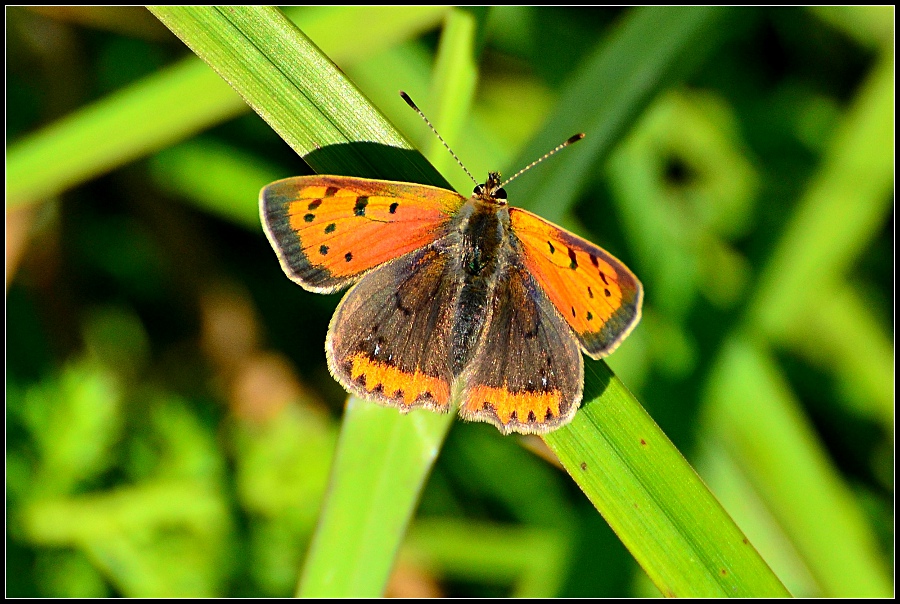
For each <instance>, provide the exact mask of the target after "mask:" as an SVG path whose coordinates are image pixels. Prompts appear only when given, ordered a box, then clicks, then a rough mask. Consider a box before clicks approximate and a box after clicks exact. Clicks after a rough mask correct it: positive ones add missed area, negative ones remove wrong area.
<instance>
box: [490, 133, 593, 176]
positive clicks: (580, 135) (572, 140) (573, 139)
mask: <svg viewBox="0 0 900 604" xmlns="http://www.w3.org/2000/svg"><path fill="white" fill-rule="evenodd" d="M583 138H584V132H579V133H578V134H576V135H575V136H573V137H571V138H570V139H569V140H567V141H566V142H564V143H563V144H561V145H559V146H558V147H557V148H556V149H554V150H553V151H550V152H549V153H547V154H546V155H544V157H541V158H540V159H536V160H534V161H533V162H531V163H530V164H528V165H527V166H525V167H524V168H522V169H521V170H519V171H518V172H516V173H515V174H513V175H512V176H510V177H509V178H507V179H506V180H504V181H503V183H502V184H501V185H500V186H501V187H505V186H506V185H508V184H509V183H510V182H512V181H513V180H515V179H516V178H518V177H519V176H521V175H522V174H524V173H525V172H527V171H528V170H530V169H532V168H533V167H535V166H536V165H538V164H539V163H541V162H542V161H544V160H545V159H547V158H548V157H550V156H551V155H553V154H555V153H557V152H558V151H562V150H563V149H565V148H566V147H568V146H569V145H571V144H572V143H577V142H578V141H580V140H581V139H583Z"/></svg>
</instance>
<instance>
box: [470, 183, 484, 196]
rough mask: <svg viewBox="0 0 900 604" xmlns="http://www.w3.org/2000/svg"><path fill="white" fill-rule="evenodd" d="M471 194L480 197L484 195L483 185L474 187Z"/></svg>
mask: <svg viewBox="0 0 900 604" xmlns="http://www.w3.org/2000/svg"><path fill="white" fill-rule="evenodd" d="M472 193H474V194H475V195H478V196H479V197H480V196H481V194H482V193H484V185H478V186H477V187H475V190H474V191H472Z"/></svg>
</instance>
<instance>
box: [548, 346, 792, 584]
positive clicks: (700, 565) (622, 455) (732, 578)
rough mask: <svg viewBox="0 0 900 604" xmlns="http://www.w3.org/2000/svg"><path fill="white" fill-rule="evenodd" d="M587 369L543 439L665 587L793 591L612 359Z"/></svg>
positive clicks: (607, 519) (648, 569)
mask: <svg viewBox="0 0 900 604" xmlns="http://www.w3.org/2000/svg"><path fill="white" fill-rule="evenodd" d="M587 371H588V372H589V380H588V383H586V384H585V400H586V401H587V402H586V403H585V404H584V405H583V407H582V409H580V410H579V411H578V413H577V414H576V415H575V419H574V420H573V421H572V423H571V424H569V425H568V426H565V427H564V428H562V429H560V430H557V431H556V432H552V433H550V434H547V435H546V436H544V441H545V442H546V443H547V444H548V445H549V446H550V448H551V449H553V451H554V452H555V453H556V454H557V456H558V457H559V459H560V461H561V462H562V463H563V466H565V468H566V470H567V471H568V472H569V474H571V476H572V477H573V478H574V479H575V481H576V482H577V483H578V485H579V486H580V487H581V488H582V490H583V491H584V492H585V494H586V495H587V496H588V498H590V500H591V502H593V504H594V505H595V506H596V507H597V509H598V510H600V512H601V513H602V514H603V517H604V518H605V519H606V521H607V522H608V523H609V524H610V526H611V527H612V528H613V530H614V531H615V532H616V534H617V535H618V536H619V538H620V539H621V540H622V542H623V543H624V544H625V546H626V547H627V548H628V550H629V551H630V552H631V554H632V555H633V556H634V557H635V559H636V560H637V561H638V563H639V564H640V565H641V566H642V567H643V568H644V570H645V571H646V572H647V574H648V575H649V576H650V579H651V580H652V581H653V583H654V584H655V585H656V586H657V587H658V588H659V590H660V591H661V592H662V593H663V594H664V595H666V596H678V597H718V596H738V597H763V596H767V597H771V596H787V595H790V594H788V592H787V590H785V588H784V586H783V585H782V584H781V582H780V581H779V580H778V578H777V577H776V576H775V575H774V574H773V573H772V571H771V570H770V569H769V567H768V566H767V565H766V563H765V561H764V560H763V559H762V558H761V557H760V556H759V554H758V553H757V552H756V550H755V549H754V548H753V546H752V545H750V543H749V541H748V540H747V539H746V537H744V535H743V533H741V531H740V529H738V527H737V526H736V525H735V524H734V521H733V520H732V519H731V518H730V517H729V516H728V514H727V513H726V512H725V510H724V509H722V506H721V505H719V502H718V501H717V500H716V498H715V497H714V496H713V495H712V493H710V492H709V490H708V489H707V488H706V486H705V485H704V484H703V482H702V481H701V480H700V477H699V476H697V474H696V473H695V472H694V470H693V469H692V468H691V467H690V465H689V464H688V463H687V461H686V460H685V459H684V457H682V455H681V454H680V453H679V452H678V450H677V449H675V446H674V445H673V444H672V443H671V442H670V441H669V439H668V438H667V437H666V435H665V434H663V433H662V431H661V430H660V429H659V427H658V426H657V425H656V424H655V423H654V422H653V420H652V419H651V418H650V416H649V415H647V413H646V411H644V409H643V408H642V407H641V406H640V404H639V403H638V401H637V400H635V398H634V396H633V395H632V394H631V393H630V392H629V391H628V389H627V388H625V386H624V385H622V383H621V382H620V381H619V380H618V379H617V378H616V377H615V376H614V375H613V374H612V372H610V371H609V369H608V368H607V366H606V364H605V363H591V364H590V365H589V366H588V368H587ZM590 374H592V375H590Z"/></svg>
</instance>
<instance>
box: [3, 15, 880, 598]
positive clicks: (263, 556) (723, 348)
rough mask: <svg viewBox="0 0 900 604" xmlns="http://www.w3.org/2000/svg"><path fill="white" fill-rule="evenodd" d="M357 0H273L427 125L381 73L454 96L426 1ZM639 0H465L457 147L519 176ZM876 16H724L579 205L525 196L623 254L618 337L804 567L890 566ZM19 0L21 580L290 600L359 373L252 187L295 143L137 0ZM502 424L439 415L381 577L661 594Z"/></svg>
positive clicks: (666, 404)
mask: <svg viewBox="0 0 900 604" xmlns="http://www.w3.org/2000/svg"><path fill="white" fill-rule="evenodd" d="M357 10H358V11H359V12H358V13H357V14H356V15H353V14H350V16H351V17H353V18H350V19H349V20H348V18H347V15H348V13H346V12H345V13H339V12H334V11H328V10H325V9H311V10H306V11H303V10H296V9H295V10H294V11H293V12H292V13H291V16H292V18H294V19H295V20H296V22H297V23H298V24H299V25H300V27H301V29H303V30H304V31H305V32H306V33H307V34H309V35H310V36H311V37H312V38H313V40H314V41H316V42H317V43H318V44H319V45H320V46H321V47H322V48H323V49H324V50H325V51H326V52H329V53H330V55H331V56H332V58H334V59H335V60H336V61H337V62H338V63H339V65H340V67H341V68H342V69H344V71H346V73H347V74H348V75H349V76H350V77H351V78H352V79H354V81H356V83H357V84H358V85H359V86H360V88H361V89H362V90H363V92H365V93H366V94H367V95H368V96H369V98H371V99H372V100H373V101H374V102H376V103H377V104H378V105H379V106H380V107H381V108H382V110H383V111H384V112H385V114H386V115H387V116H388V117H389V118H390V119H391V120H392V121H393V122H394V123H395V124H397V125H398V127H399V128H400V129H401V130H403V131H404V132H406V133H407V135H408V136H409V137H410V139H411V140H416V141H418V142H419V143H420V145H421V146H422V147H423V148H425V147H430V146H432V145H433V144H434V143H433V140H432V139H431V138H430V137H431V134H430V133H429V132H428V131H427V129H425V128H424V127H423V125H422V124H421V122H419V120H418V117H417V116H415V114H413V113H412V112H410V111H409V110H408V108H407V107H406V106H405V105H404V104H403V103H402V101H400V100H399V99H398V98H396V97H395V96H394V95H395V94H396V92H395V91H396V90H397V89H400V88H403V89H404V90H407V91H409V92H410V93H411V95H412V96H413V98H416V99H420V105H421V106H422V107H423V109H425V110H426V112H427V111H428V104H427V102H426V101H425V99H428V98H429V93H432V94H440V91H432V90H431V89H430V84H429V82H430V74H431V73H432V69H443V70H448V69H449V70H452V69H454V67H453V65H452V64H451V65H449V66H448V65H446V64H444V65H440V66H435V65H434V61H435V56H436V53H437V52H438V46H439V40H440V38H441V28H442V24H443V21H442V19H443V15H444V13H443V12H442V11H440V10H432V11H431V12H428V13H427V14H426V13H425V12H423V13H417V14H416V15H412V13H410V15H411V16H410V17H409V18H408V19H407V20H405V21H401V20H398V19H396V18H394V16H395V15H394V14H391V13H389V12H387V11H390V10H391V9H384V11H385V12H383V13H379V12H378V10H377V9H365V12H364V9H357ZM633 10H636V9H548V8H514V7H512V8H497V9H492V10H490V11H487V12H485V13H477V14H476V16H477V18H478V19H480V20H481V21H482V25H483V27H482V28H481V29H483V32H484V33H483V39H480V40H479V43H480V47H479V50H480V55H479V57H478V74H477V85H476V86H475V89H474V91H473V93H472V99H471V109H470V117H469V119H468V120H466V121H464V122H463V123H461V124H455V125H453V126H452V127H451V130H450V131H451V132H454V131H455V133H454V135H453V136H452V137H450V136H447V138H449V139H450V140H449V142H450V144H451V145H452V146H453V147H454V149H455V150H456V152H457V153H458V154H459V155H460V157H461V158H462V159H463V161H465V162H466V164H467V165H468V167H469V169H470V170H472V171H474V172H475V174H476V175H478V174H480V173H483V172H484V171H486V170H488V169H498V168H499V169H505V170H507V171H509V170H510V169H513V170H514V169H518V168H519V167H520V166H519V165H511V162H514V161H515V160H514V158H516V157H519V156H520V154H521V153H523V152H524V151H523V150H524V149H525V147H526V145H528V144H529V141H530V140H532V139H533V137H535V136H536V135H537V134H538V133H539V132H541V131H542V130H543V129H544V124H543V118H544V115H545V114H546V111H547V109H548V108H549V107H551V106H552V105H553V104H555V103H556V102H557V101H558V100H559V99H558V98H557V97H558V95H559V91H560V90H562V89H564V88H565V85H566V83H567V82H569V81H570V79H571V78H573V77H576V76H577V74H578V73H579V70H580V69H581V68H582V63H583V61H587V59H588V58H589V57H590V56H591V54H592V53H593V52H594V49H595V48H597V47H598V46H600V45H602V44H603V43H604V41H605V40H607V39H609V38H610V37H611V36H612V35H613V34H614V33H615V31H616V28H617V24H619V23H620V22H621V20H622V19H624V18H626V17H627V16H628V14H629V12H631V11H633ZM893 16H894V15H893V8H889V7H888V8H877V7H873V8H841V9H829V8H818V9H812V10H805V9H736V10H735V11H734V12H733V14H732V15H731V18H729V19H728V20H727V22H726V23H725V24H724V25H723V26H722V27H721V30H720V31H717V32H716V36H718V37H719V38H720V40H719V41H718V42H717V44H718V46H717V49H716V51H715V52H714V53H712V54H711V55H710V56H706V54H705V51H704V52H703V53H701V52H699V51H698V53H697V56H698V57H700V56H703V57H705V58H704V59H703V60H699V59H698V60H696V61H692V59H691V57H685V59H684V60H685V64H686V65H690V69H687V68H686V69H685V71H686V73H685V74H684V76H683V77H684V78H685V79H684V81H683V82H681V83H680V84H677V85H673V87H672V89H671V90H670V91H668V92H666V93H665V94H662V95H659V96H658V97H657V98H655V99H654V100H653V102H652V103H651V105H650V107H649V108H648V109H647V110H646V111H644V112H643V114H641V115H640V116H633V117H628V119H627V121H626V122H623V125H622V128H621V130H622V132H621V134H617V135H616V136H617V137H620V140H619V141H618V144H616V145H615V146H614V147H612V151H611V152H610V153H609V154H608V155H607V156H600V157H599V158H597V159H596V161H597V164H596V166H595V168H596V169H595V170H594V171H593V172H592V174H593V178H591V179H589V180H588V181H585V182H580V183H571V188H572V191H571V195H572V196H573V199H574V201H575V206H574V208H573V210H572V211H566V210H565V209H562V210H559V208H560V207H562V208H567V207H569V206H568V205H567V204H565V203H562V205H559V206H556V208H555V209H554V205H555V203H556V201H558V200H556V199H555V198H554V197H553V196H552V195H551V196H548V195H545V196H544V197H542V198H541V199H540V200H538V201H533V200H530V199H529V200H528V203H529V204H533V205H539V206H540V205H546V206H548V207H550V208H551V211H557V210H559V211H560V212H561V216H558V217H555V218H560V222H562V223H564V224H566V225H567V226H569V227H572V228H575V229H577V230H579V231H580V232H582V233H583V234H587V235H589V236H590V238H591V239H592V240H594V241H595V242H597V243H599V244H601V245H603V246H604V247H606V248H607V249H609V250H610V251H611V252H613V253H614V254H615V255H616V256H618V257H619V258H622V259H623V260H624V261H625V262H626V263H627V264H628V265H629V266H630V267H631V268H632V269H633V270H634V271H635V273H636V274H638V275H639V276H640V277H641V279H642V280H643V282H644V285H645V288H646V291H647V301H646V309H645V317H644V320H643V322H642V323H641V325H640V327H639V328H638V329H637V330H636V332H635V333H634V334H633V335H632V336H631V337H630V338H629V339H628V340H627V341H626V343H625V344H623V346H622V347H621V349H620V351H618V352H616V354H615V355H613V356H612V357H611V358H610V359H609V364H610V366H611V367H612V368H613V369H614V370H615V371H616V374H617V375H618V376H619V377H620V378H621V379H622V381H623V382H624V383H625V384H627V385H628V387H629V388H630V389H631V390H632V391H634V392H635V393H636V394H637V395H638V398H639V400H641V401H642V402H643V403H644V404H645V405H646V406H647V408H648V410H649V411H650V413H651V415H652V416H653V417H654V419H655V420H656V421H657V422H658V423H659V424H660V425H661V427H662V428H663V430H664V431H665V432H666V434H667V435H668V436H669V437H670V438H671V439H672V440H673V441H674V442H675V444H676V445H677V446H678V448H679V449H680V450H681V451H682V452H683V453H684V454H685V455H686V456H687V457H688V458H689V460H690V461H691V462H692V464H693V465H694V466H695V467H696V468H697V469H698V471H699V472H700V474H701V476H702V477H703V478H704V480H705V481H706V483H707V484H708V485H709V486H710V488H711V489H712V490H713V492H714V493H715V494H716V495H717V496H718V497H719V499H720V500H721V501H722V503H723V505H725V507H726V508H727V509H728V511H729V512H730V513H731V514H732V516H733V517H734V518H735V520H736V521H737V523H738V524H739V526H740V527H741V528H742V529H743V530H744V532H745V533H746V534H747V536H748V537H749V538H750V540H751V541H752V542H753V544H754V545H755V546H756V547H757V549H758V550H759V551H760V553H761V554H762V555H763V557H764V558H765V559H766V560H767V561H768V563H769V564H770V566H771V567H772V568H773V570H774V571H775V572H776V574H778V576H779V578H781V580H782V581H783V582H784V583H785V585H786V586H787V587H788V588H789V589H790V590H791V591H792V593H794V594H795V595H801V596H833V597H836V596H859V595H881V596H889V595H891V593H892V592H893V585H892V583H891V575H890V574H889V572H888V569H889V568H890V566H891V564H892V558H891V552H892V544H893V505H892V502H893V488H894V485H893V474H894V468H893V459H894V430H893V421H894V413H893V402H894V390H893V362H894V358H893V357H894V352H893V333H894V332H893V329H894V327H893V321H892V304H891V302H892V294H893V288H892V274H893V253H892V246H893V230H892V224H893V208H892V199H893V159H894V155H893V132H894V124H893V95H894V92H893V90H894V80H893V51H894V49H893V37H894V31H893ZM413 17H415V18H413ZM7 23H8V29H7V56H8V58H7V73H8V77H7V145H8V157H7V170H8V184H7V238H8V243H7V275H8V276H7V298H6V301H7V342H6V344H7V383H6V386H7V423H8V428H7V437H8V444H7V511H8V531H7V554H8V555H7V577H8V595H14V596H111V595H121V596H143V597H156V596H287V595H290V594H292V593H294V591H295V589H296V585H297V581H298V579H299V572H300V571H299V569H300V568H301V565H302V562H303V558H304V554H305V552H306V549H307V547H308V542H309V539H310V537H311V535H312V532H313V529H314V527H315V523H316V521H317V519H318V514H319V506H320V504H321V501H322V497H323V494H324V492H325V488H326V483H327V479H328V472H329V468H330V467H331V462H332V457H333V451H334V447H335V443H336V435H337V429H338V422H339V419H340V413H341V408H342V404H343V401H344V399H345V394H344V393H343V391H342V390H341V389H340V387H339V386H337V385H336V384H335V383H334V382H333V381H332V380H331V379H330V378H329V376H328V375H327V369H326V368H325V362H324V355H323V354H322V344H323V341H324V338H325V332H326V329H327V325H328V320H329V318H330V314H331V312H332V310H333V308H334V306H335V304H336V302H337V300H338V297H337V296H315V295H311V294H308V293H306V292H304V291H302V290H301V289H300V288H298V287H296V286H295V285H293V284H292V283H290V282H289V281H288V280H287V279H286V278H284V276H283V274H282V273H281V271H280V269H279V267H278V263H277V262H276V260H275V257H274V255H273V254H272V251H271V249H269V246H268V244H267V243H266V241H265V239H264V238H263V237H262V235H261V232H260V229H259V226H258V222H257V217H256V216H257V209H256V197H257V194H258V191H259V189H260V187H262V186H263V185H265V184H266V183H267V182H269V181H271V180H274V179H276V178H280V177H285V176H290V175H296V174H300V173H304V172H305V171H306V170H307V168H306V167H305V166H304V165H303V163H302V162H301V161H299V160H298V158H297V157H296V155H294V154H293V152H292V151H291V150H290V149H289V148H288V147H286V146H285V145H284V144H283V142H282V141H281V140H280V139H279V138H278V137H277V136H276V135H275V134H274V133H273V131H272V130H271V128H270V127H269V126H268V125H266V124H265V123H264V122H263V121H262V120H260V119H259V118H258V117H257V116H256V115H254V114H248V113H246V107H245V106H244V105H243V104H242V102H241V101H240V99H239V98H238V97H236V95H233V93H232V92H231V91H230V89H229V88H227V86H224V85H223V84H222V83H221V81H220V80H218V77H217V76H215V75H214V74H212V72H211V71H210V70H209V69H208V68H207V67H206V66H205V65H203V64H201V63H200V62H199V61H197V60H196V59H194V58H191V56H190V55H189V53H188V51H187V50H186V49H185V48H184V46H183V45H182V44H181V43H180V42H179V41H178V40H177V39H176V38H174V37H173V36H172V35H171V34H169V33H168V31H167V30H166V29H165V28H164V27H163V26H162V25H161V24H160V23H159V22H158V21H156V20H155V19H154V18H153V17H152V16H151V15H150V14H149V13H147V12H146V11H145V10H144V9H139V8H74V7H73V8H66V9H63V8H43V9H39V10H30V9H24V8H8V9H7ZM888 24H889V26H888ZM454 27H456V26H454ZM314 32H320V33H321V37H319V36H317V35H315V34H314ZM357 32H358V33H357ZM694 62H696V63H697V64H696V65H692V63H694ZM587 63H589V61H587ZM617 68H619V69H625V70H627V69H628V66H627V65H625V66H617ZM463 72H464V69H463ZM459 77H462V78H464V77H472V76H470V75H469V76H467V75H466V74H465V73H463V74H462V75H460V76H459ZM204 78H206V79H205V80H204ZM199 80H203V82H206V83H205V84H203V85H204V86H207V88H204V90H206V91H208V92H206V93H204V94H202V95H198V96H197V99H196V102H195V103H191V104H185V106H183V107H180V110H179V111H178V112H167V111H163V110H162V109H160V108H161V107H166V106H167V105H166V103H165V101H166V97H165V95H166V94H174V93H173V92H172V88H170V87H169V86H172V85H173V84H171V82H173V81H174V82H180V84H177V85H181V86H184V87H185V88H184V89H191V90H193V88H189V87H190V86H194V85H196V82H197V81H199ZM588 92H589V93H591V94H592V96H591V98H592V102H594V103H596V106H597V108H598V111H600V110H602V108H603V106H604V91H603V90H593V91H588ZM616 98H618V97H616ZM466 102H468V100H466ZM433 103H436V101H433ZM463 104H464V103H463ZM432 117H433V118H436V117H437V116H432ZM626 117H627V116H626ZM441 119H445V120H450V121H451V122H452V121H453V120H454V119H456V120H457V121H459V120H461V119H462V117H459V116H457V117H456V118H454V116H442V118H441ZM623 119H624V118H623ZM135 123H139V125H140V127H134V126H133V125H134V124H135ZM566 127H569V126H566ZM576 128H581V129H586V130H587V134H588V137H589V138H590V136H591V132H590V130H589V129H588V127H587V125H584V126H580V127H577V126H576ZM572 133H573V132H570V131H568V130H566V131H559V132H553V133H552V135H553V136H556V137H557V138H558V140H563V139H564V138H566V137H567V136H569V135H571V134H572ZM447 134H448V133H447V132H445V135H447ZM582 144H584V145H587V144H588V143H587V142H585V143H582ZM578 153H579V149H578V147H575V148H573V149H572V150H569V151H566V152H565V154H564V155H563V156H561V157H559V158H556V159H554V160H553V161H554V162H565V161H567V159H566V158H567V157H571V156H574V155H575V154H578ZM570 154H571V155H570ZM588 155H590V153H588ZM570 161H577V159H572V160H570ZM448 165H450V166H451V167H450V172H452V164H448ZM541 169H544V167H542V168H541ZM547 169H548V170H549V169H553V168H552V167H548V168H547ZM445 171H446V170H445ZM458 177H459V174H456V175H453V174H452V173H448V178H450V179H451V181H452V182H454V183H455V184H456V183H465V179H464V178H462V179H458ZM457 179H458V180H457ZM522 182H523V183H525V182H527V181H526V177H523V179H522ZM518 184H519V183H517V185H518ZM458 186H462V184H459V185H458ZM567 194H569V193H568V192H567ZM510 195H511V197H513V198H512V202H513V203H514V204H516V198H515V192H514V191H512V190H511V191H510ZM522 195H523V197H527V195H526V194H524V193H523V194H522ZM561 195H562V193H561ZM588 371H589V372H590V369H588ZM521 442H525V443H526V444H527V443H528V441H527V440H524V441H518V440H516V439H515V438H512V437H507V438H502V437H500V436H499V435H498V434H496V431H495V430H494V429H493V428H491V427H489V426H484V425H467V424H461V423H457V425H455V426H454V427H453V428H452V430H451V432H450V434H449V436H448V439H447V443H446V445H445V447H444V449H443V450H442V451H441V455H440V457H439V459H438V462H437V464H436V467H435V469H434V472H433V474H432V476H431V478H430V480H429V483H428V486H427V488H426V490H425V492H424V494H423V496H422V501H421V504H420V507H419V511H418V519H417V520H416V521H414V522H413V525H412V528H411V529H410V533H409V535H408V537H407V540H406V544H405V546H404V548H403V550H402V551H401V555H400V557H399V560H398V563H397V565H396V567H395V569H394V575H393V577H392V580H391V583H390V584H389V586H388V593H389V594H394V595H405V596H415V595H419V594H447V595H496V596H500V595H524V596H552V595H572V596H607V597H620V596H628V595H647V594H652V593H653V588H652V586H649V587H648V582H647V580H646V576H645V575H644V574H643V572H642V571H641V570H640V569H639V568H638V567H637V565H636V564H635V563H634V561H633V560H632V559H631V557H630V556H629V554H628V552H627V551H626V550H625V549H624V548H623V546H622V545H621V543H619V541H618V540H617V539H616V537H615V535H614V534H613V533H612V531H611V530H610V529H609V527H608V526H607V525H606V524H605V523H604V522H603V521H602V519H601V518H600V517H599V516H598V515H597V514H596V511H595V510H594V508H593V507H592V506H591V504H590V502H589V501H587V499H586V498H585V497H584V495H583V494H582V493H581V492H580V491H579V490H578V489H577V488H576V487H575V486H574V485H573V483H572V482H571V481H570V480H569V479H568V477H567V476H566V475H565V474H562V473H560V472H558V471H557V470H556V469H555V468H554V467H553V466H552V465H550V464H547V463H545V462H544V461H542V460H541V459H539V458H538V457H535V456H534V455H533V454H532V453H531V452H530V451H529V450H528V449H527V448H524V447H522V446H519V445H520V444H521Z"/></svg>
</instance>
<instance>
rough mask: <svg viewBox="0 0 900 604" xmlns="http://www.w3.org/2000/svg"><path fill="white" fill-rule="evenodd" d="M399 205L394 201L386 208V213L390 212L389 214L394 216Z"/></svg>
mask: <svg viewBox="0 0 900 604" xmlns="http://www.w3.org/2000/svg"><path fill="white" fill-rule="evenodd" d="M399 205H400V204H399V203H397V202H396V201H395V202H394V203H392V204H391V206H390V207H389V208H388V212H390V213H391V214H394V213H395V212H396V211H397V207H398V206H399Z"/></svg>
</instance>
